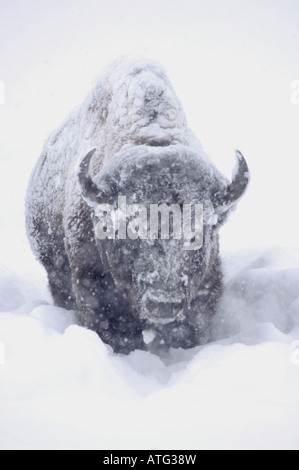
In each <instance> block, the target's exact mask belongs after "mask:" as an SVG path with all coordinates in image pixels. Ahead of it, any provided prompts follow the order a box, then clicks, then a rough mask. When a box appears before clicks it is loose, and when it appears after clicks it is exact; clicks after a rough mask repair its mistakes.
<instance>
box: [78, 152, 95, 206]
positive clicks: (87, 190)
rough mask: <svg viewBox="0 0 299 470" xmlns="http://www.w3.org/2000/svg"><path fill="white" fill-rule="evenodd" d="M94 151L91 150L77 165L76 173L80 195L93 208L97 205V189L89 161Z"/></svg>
mask: <svg viewBox="0 0 299 470" xmlns="http://www.w3.org/2000/svg"><path fill="white" fill-rule="evenodd" d="M95 151H96V149H95V148H94V149H92V150H90V151H89V152H88V154H87V155H86V156H85V157H84V158H83V160H82V161H81V163H80V164H79V168H78V171H77V178H78V182H79V187H80V190H81V194H82V196H83V198H84V199H85V200H86V202H87V203H88V204H89V205H91V206H93V205H95V204H99V202H100V201H99V189H98V187H97V185H96V184H95V183H94V182H93V179H92V172H91V165H90V163H91V159H92V156H93V154H94V153H95Z"/></svg>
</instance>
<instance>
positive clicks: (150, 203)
mask: <svg viewBox="0 0 299 470" xmlns="http://www.w3.org/2000/svg"><path fill="white" fill-rule="evenodd" d="M93 152H94V150H93V151H91V152H90V153H89V154H88V155H87V156H86V157H85V158H84V159H83V161H82V162H81V164H80V168H79V172H78V180H79V184H80V188H81V193H82V196H83V197H84V199H85V200H86V202H87V203H88V204H89V205H90V206H92V208H93V213H94V224H95V233H96V235H97V236H96V241H97V245H98V249H99V252H100V255H101V259H102V261H103V263H104V264H105V266H106V267H107V268H108V270H109V272H110V273H111V275H112V277H113V280H114V282H115V285H116V286H117V288H118V289H119V290H120V291H121V292H122V294H123V295H124V297H125V298H127V299H128V301H129V302H130V305H131V307H132V311H133V312H134V314H135V316H136V317H137V318H139V319H140V320H144V321H145V322H146V323H147V324H151V325H167V324H169V323H173V322H175V323H177V322H183V321H184V320H185V319H186V318H187V317H190V315H191V311H192V304H193V303H194V301H195V300H196V298H197V297H198V295H199V294H200V292H208V290H209V285H208V284H207V279H208V278H209V274H210V272H211V271H212V270H213V267H214V266H215V263H217V256H218V228H219V226H220V224H221V223H222V222H223V221H224V219H225V217H226V215H227V213H228V211H229V209H230V208H231V207H232V206H233V205H234V204H235V203H236V201H237V199H239V197H240V196H241V195H242V193H243V191H244V189H245V187H246V184H247V181H248V177H247V173H246V172H247V171H248V168H247V165H246V162H245V160H244V158H243V157H242V156H241V154H239V153H238V155H237V156H238V168H237V171H236V172H235V178H234V180H233V182H232V183H230V184H228V182H227V180H226V179H225V178H224V177H223V176H222V175H221V174H220V173H219V172H218V171H217V170H216V169H215V167H214V166H212V164H211V163H210V162H209V161H207V160H206V159H204V158H203V157H201V156H200V155H198V154H197V153H195V152H193V151H192V150H190V149H189V148H187V147H183V146H169V147H147V146H140V147H132V148H129V149H127V150H125V151H122V152H120V153H119V154H116V155H115V156H114V157H113V159H112V160H111V161H109V162H108V163H107V164H106V165H104V167H103V168H102V170H101V171H100V172H99V173H98V174H97V175H96V176H95V177H92V176H91V174H90V173H91V172H90V160H91V157H92V154H93ZM163 205H164V206H163ZM153 207H154V208H155V210H154V212H155V211H156V212H155V216H156V215H157V211H158V213H159V214H160V209H161V208H162V207H164V208H168V209H169V212H168V216H169V217H168V222H169V227H168V228H169V233H168V234H167V230H166V233H165V232H163V230H164V228H163V227H164V226H163V222H162V217H163V216H162V215H158V219H157V218H155V217H154V216H153V215H152V212H151V211H152V210H153ZM185 207H188V208H190V209H189V210H190V214H191V219H189V221H190V220H191V226H190V231H189V232H188V230H186V225H184V224H185V219H184V210H185V209H184V208H185ZM196 208H197V209H198V210H197V209H196ZM186 211H187V209H186ZM166 213H167V210H166ZM186 213H187V212H186ZM103 219H105V223H104V224H103ZM157 220H158V227H154V229H153V227H152V224H154V223H155V221H157ZM186 220H187V219H186ZM99 224H100V226H99ZM105 224H106V225H105ZM105 229H106V231H105ZM154 230H156V232H155V231H154ZM175 230H176V231H175ZM186 233H187V236H186ZM153 235H155V236H153ZM165 235H166V237H165ZM167 235H169V236H167ZM179 235H180V236H179ZM197 314H198V312H197Z"/></svg>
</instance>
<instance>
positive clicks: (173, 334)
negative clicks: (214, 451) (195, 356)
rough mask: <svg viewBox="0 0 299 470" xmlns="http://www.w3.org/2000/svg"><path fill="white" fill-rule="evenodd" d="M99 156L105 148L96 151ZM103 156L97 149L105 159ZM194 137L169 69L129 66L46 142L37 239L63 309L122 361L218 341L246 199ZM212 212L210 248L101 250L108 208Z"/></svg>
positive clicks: (137, 243)
mask: <svg viewBox="0 0 299 470" xmlns="http://www.w3.org/2000/svg"><path fill="white" fill-rule="evenodd" d="M91 149H93V150H91ZM95 149H96V150H95ZM237 157H238V167H237V168H236V170H235V173H234V176H233V179H232V182H231V183H229V182H228V181H227V179H226V178H225V177H224V176H223V175H222V174H221V173H220V172H219V171H218V170H217V169H216V168H215V166H214V165H213V163H212V162H211V161H210V160H209V158H208V157H207V156H206V154H205V153H204V151H203V149H202V147H201V144H200V142H199V141H198V140H197V139H196V138H195V136H194V135H193V134H192V132H191V130H190V129H189V128H188V125H187V122H186V118H185V114H184V111H183V109H182V106H181V104H180V102H179V100H178V98H177V96H176V94H175V92H174V90H173V88H172V86H171V83H170V82H169V80H168V78H167V76H166V74H165V72H164V70H163V69H162V68H161V67H160V66H159V65H157V64H155V63H153V62H151V61H148V60H146V59H144V58H136V57H135V58H131V57H125V58H121V59H119V60H118V61H116V62H115V63H113V64H112V65H111V66H110V67H108V69H107V70H106V71H105V72H104V73H103V75H102V77H101V78H100V80H99V81H98V83H97V84H96V86H95V87H94V89H93V90H92V91H91V92H90V93H89V95H88V96H87V98H86V100H85V102H84V103H83V104H82V105H81V107H79V108H78V109H77V110H76V111H75V112H74V113H73V114H72V115H71V116H70V117H69V118H68V119H67V120H66V121H65V122H64V123H63V125H62V126H61V127H60V128H59V129H58V130H57V131H56V132H54V133H53V134H52V135H51V136H50V137H49V139H48V141H47V142H46V144H45V147H44V149H43V151H42V154H41V156H40V158H39V160H38V162H37V164H36V167H35V169H34V171H33V173H32V177H31V181H30V184H29V187H28V192H27V202H26V212H27V232H28V236H29V240H30V243H31V247H32V250H33V252H34V253H35V255H36V257H37V258H38V260H39V261H40V262H41V263H42V264H43V266H44V267H45V269H46V270H47V273H48V279H49V285H50V289H51V293H52V296H53V299H54V302H55V304H56V305H58V306H61V307H64V308H67V309H76V310H77V311H78V314H79V317H80V320H81V322H82V324H83V325H85V326H86V327H88V328H91V329H93V330H95V331H96V332H97V333H98V334H99V336H100V337H101V338H102V340H103V341H104V342H106V343H108V344H110V345H111V346H112V347H113V349H114V351H116V352H122V353H129V352H130V351H132V350H134V349H149V350H151V351H154V352H159V351H160V350H161V349H167V348H169V347H175V348H179V347H182V348H190V347H193V346H195V345H197V344H201V343H204V342H206V341H207V340H208V339H209V327H210V323H211V317H212V315H213V313H214V312H215V309H216V305H217V302H218V299H219V297H220V295H221V291H222V269H221V261H220V257H219V247H218V231H219V227H220V226H221V224H222V223H223V222H224V221H225V219H226V217H227V215H228V213H229V211H230V210H231V208H233V207H234V206H235V205H236V203H237V201H238V199H239V198H240V197H241V196H242V194H243V192H244V190H245V188H246V186H247V182H248V175H249V173H248V168H247V164H246V162H245V159H244V157H243V156H241V154H240V153H237ZM119 196H126V198H127V201H128V203H129V204H138V203H139V204H143V205H145V206H146V207H149V206H150V205H151V204H169V205H171V204H178V205H180V207H181V206H183V204H185V203H190V204H192V203H193V204H194V203H197V202H200V203H201V204H202V205H203V246H202V248H201V249H200V250H194V251H186V250H185V249H184V243H183V242H182V240H175V239H170V240H162V239H157V240H150V239H147V240H140V239H138V238H137V239H136V240H131V239H130V240H129V239H117V240H109V239H107V238H106V239H103V240H99V238H98V237H97V236H96V233H95V226H96V223H97V218H98V215H97V212H96V206H97V205H98V204H100V203H103V202H105V203H106V204H110V205H111V207H114V206H115V205H116V203H117V200H118V197H119Z"/></svg>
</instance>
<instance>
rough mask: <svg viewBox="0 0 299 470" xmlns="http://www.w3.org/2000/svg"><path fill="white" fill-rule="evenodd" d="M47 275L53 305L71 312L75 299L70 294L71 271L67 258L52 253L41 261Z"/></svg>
mask: <svg viewBox="0 0 299 470" xmlns="http://www.w3.org/2000/svg"><path fill="white" fill-rule="evenodd" d="M42 263H43V265H44V267H45V268H46V271H47V273H48V280H49V287H50V291H51V294H52V297H53V300H54V303H55V305H57V306H58V307H62V308H65V309H67V310H73V309H75V308H76V306H75V298H74V295H73V292H72V283H71V271H70V266H69V262H68V258H67V256H65V254H64V253H63V252H62V251H61V250H57V251H55V252H52V253H51V254H50V256H47V258H46V259H45V258H44V259H43V260H42Z"/></svg>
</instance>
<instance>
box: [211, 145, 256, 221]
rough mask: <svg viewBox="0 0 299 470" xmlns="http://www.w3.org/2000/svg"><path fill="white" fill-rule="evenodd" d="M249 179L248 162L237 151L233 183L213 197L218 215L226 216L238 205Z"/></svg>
mask: <svg viewBox="0 0 299 470" xmlns="http://www.w3.org/2000/svg"><path fill="white" fill-rule="evenodd" d="M249 178H250V173H249V169H248V166H247V163H246V160H245V158H244V157H243V155H242V153H241V152H240V151H239V150H236V165H235V168H234V170H233V177H232V182H231V183H230V184H228V186H226V188H224V189H223V190H221V191H218V192H216V193H215V194H213V196H212V203H213V206H214V209H215V212H216V214H218V215H220V216H221V215H222V214H223V215H224V214H225V213H226V212H227V211H228V210H229V209H231V208H233V207H234V205H236V204H237V202H238V201H239V199H240V198H241V197H242V196H243V194H244V192H245V190H246V187H247V185H248V181H249Z"/></svg>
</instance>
